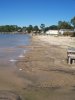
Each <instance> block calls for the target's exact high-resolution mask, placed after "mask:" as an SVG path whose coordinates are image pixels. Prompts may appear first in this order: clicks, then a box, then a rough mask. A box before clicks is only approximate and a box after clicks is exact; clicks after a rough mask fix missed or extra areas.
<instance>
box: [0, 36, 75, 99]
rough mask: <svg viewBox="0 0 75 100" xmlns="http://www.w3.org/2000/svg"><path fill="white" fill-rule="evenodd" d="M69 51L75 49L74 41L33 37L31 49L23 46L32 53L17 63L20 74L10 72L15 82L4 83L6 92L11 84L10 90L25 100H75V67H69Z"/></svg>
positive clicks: (65, 38) (51, 37) (72, 38)
mask: <svg viewBox="0 0 75 100" xmlns="http://www.w3.org/2000/svg"><path fill="white" fill-rule="evenodd" d="M68 47H75V38H74V37H56V36H32V39H31V45H29V46H26V47H25V46H24V47H23V46H21V48H28V51H27V53H26V54H25V55H24V56H25V57H23V58H21V59H19V60H18V61H17V62H16V63H15V66H16V70H14V71H13V72H12V73H13V74H11V71H10V72H8V70H7V72H8V74H7V75H8V76H9V75H11V76H10V77H12V76H13V75H14V77H15V79H14V77H12V79H11V78H9V79H8V80H11V84H10V83H7V84H3V83H1V86H3V88H2V89H4V86H8V85H9V84H10V87H9V86H8V87H9V88H10V89H9V88H8V87H7V88H6V90H7V89H9V90H13V91H14V90H15V91H16V92H17V93H18V94H19V95H21V97H22V99H23V100H60V99H61V100H74V99H75V64H67V49H68ZM5 73H6V71H5ZM2 75H3V74H2ZM15 75H16V76H15ZM6 81H7V80H6ZM2 82H3V80H2ZM8 82H10V81H8Z"/></svg>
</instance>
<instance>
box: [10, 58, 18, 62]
mask: <svg viewBox="0 0 75 100" xmlns="http://www.w3.org/2000/svg"><path fill="white" fill-rule="evenodd" d="M9 61H10V62H16V61H17V60H15V59H10V60H9Z"/></svg>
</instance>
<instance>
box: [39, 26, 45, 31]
mask: <svg viewBox="0 0 75 100" xmlns="http://www.w3.org/2000/svg"><path fill="white" fill-rule="evenodd" d="M40 28H41V30H42V31H43V32H44V31H45V24H41V25H40Z"/></svg>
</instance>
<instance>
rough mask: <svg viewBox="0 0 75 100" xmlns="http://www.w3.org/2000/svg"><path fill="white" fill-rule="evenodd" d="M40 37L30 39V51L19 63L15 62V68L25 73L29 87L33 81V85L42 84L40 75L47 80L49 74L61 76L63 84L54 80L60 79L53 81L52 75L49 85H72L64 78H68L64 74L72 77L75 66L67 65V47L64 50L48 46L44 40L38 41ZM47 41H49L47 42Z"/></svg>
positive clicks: (57, 46) (51, 45) (69, 80)
mask: <svg viewBox="0 0 75 100" xmlns="http://www.w3.org/2000/svg"><path fill="white" fill-rule="evenodd" d="M41 37H42V36H33V37H32V45H31V46H30V48H31V50H30V51H29V52H28V53H27V54H26V55H25V58H23V59H22V60H21V61H19V62H17V66H18V67H19V68H20V69H22V71H23V72H24V73H26V74H27V75H28V77H29V78H30V80H29V81H30V83H31V85H33V80H34V81H35V84H39V83H40V82H41V81H42V82H43V80H42V75H43V76H45V77H46V78H47V77H49V76H48V74H50V73H51V74H52V75H53V73H55V74H56V75H57V76H62V78H63V81H64V83H63V82H62V81H61V82H57V81H55V80H58V81H59V80H62V79H60V78H58V77H56V79H55V77H54V75H53V77H54V79H53V82H49V85H50V84H51V85H53V84H55V85H59V86H65V85H66V84H67V85H69V86H70V85H71V84H72V83H71V81H72V80H71V79H68V80H67V79H66V78H68V76H66V74H68V75H69V74H70V75H69V77H72V76H71V74H74V70H75V69H74V66H75V65H68V64H67V60H66V57H67V55H66V48H67V47H68V46H66V47H65V48H64V46H62V47H61V46H59V45H55V44H54V45H53V44H50V42H48V43H47V42H44V40H42V39H40V38H41ZM44 37H45V36H44ZM47 38H48V37H47ZM47 38H46V39H47ZM54 38H56V37H54ZM47 41H49V40H47ZM59 51H60V52H59ZM59 55H60V56H59ZM52 71H53V72H52ZM49 72H50V73H49ZM38 73H39V74H38ZM64 73H65V75H64ZM40 74H41V76H40ZM44 74H47V75H44ZM65 77H66V78H65ZM37 78H38V79H37ZM49 78H50V77H49ZM73 78H74V77H73ZM35 79H36V80H35ZM39 79H40V80H39ZM44 80H46V79H44ZM46 81H48V80H46ZM49 81H51V80H50V79H49ZM73 81H74V80H73ZM42 82H41V83H42ZM30 83H29V84H30ZM43 83H44V82H43ZM74 83H75V82H74ZM36 86H37V85H36ZM39 86H40V84H39Z"/></svg>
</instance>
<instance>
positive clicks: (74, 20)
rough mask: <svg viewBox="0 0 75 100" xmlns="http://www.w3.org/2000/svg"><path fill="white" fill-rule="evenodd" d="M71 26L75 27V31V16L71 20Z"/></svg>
mask: <svg viewBox="0 0 75 100" xmlns="http://www.w3.org/2000/svg"><path fill="white" fill-rule="evenodd" d="M71 24H72V25H73V26H74V29H75V16H74V17H73V18H72V19H71Z"/></svg>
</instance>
